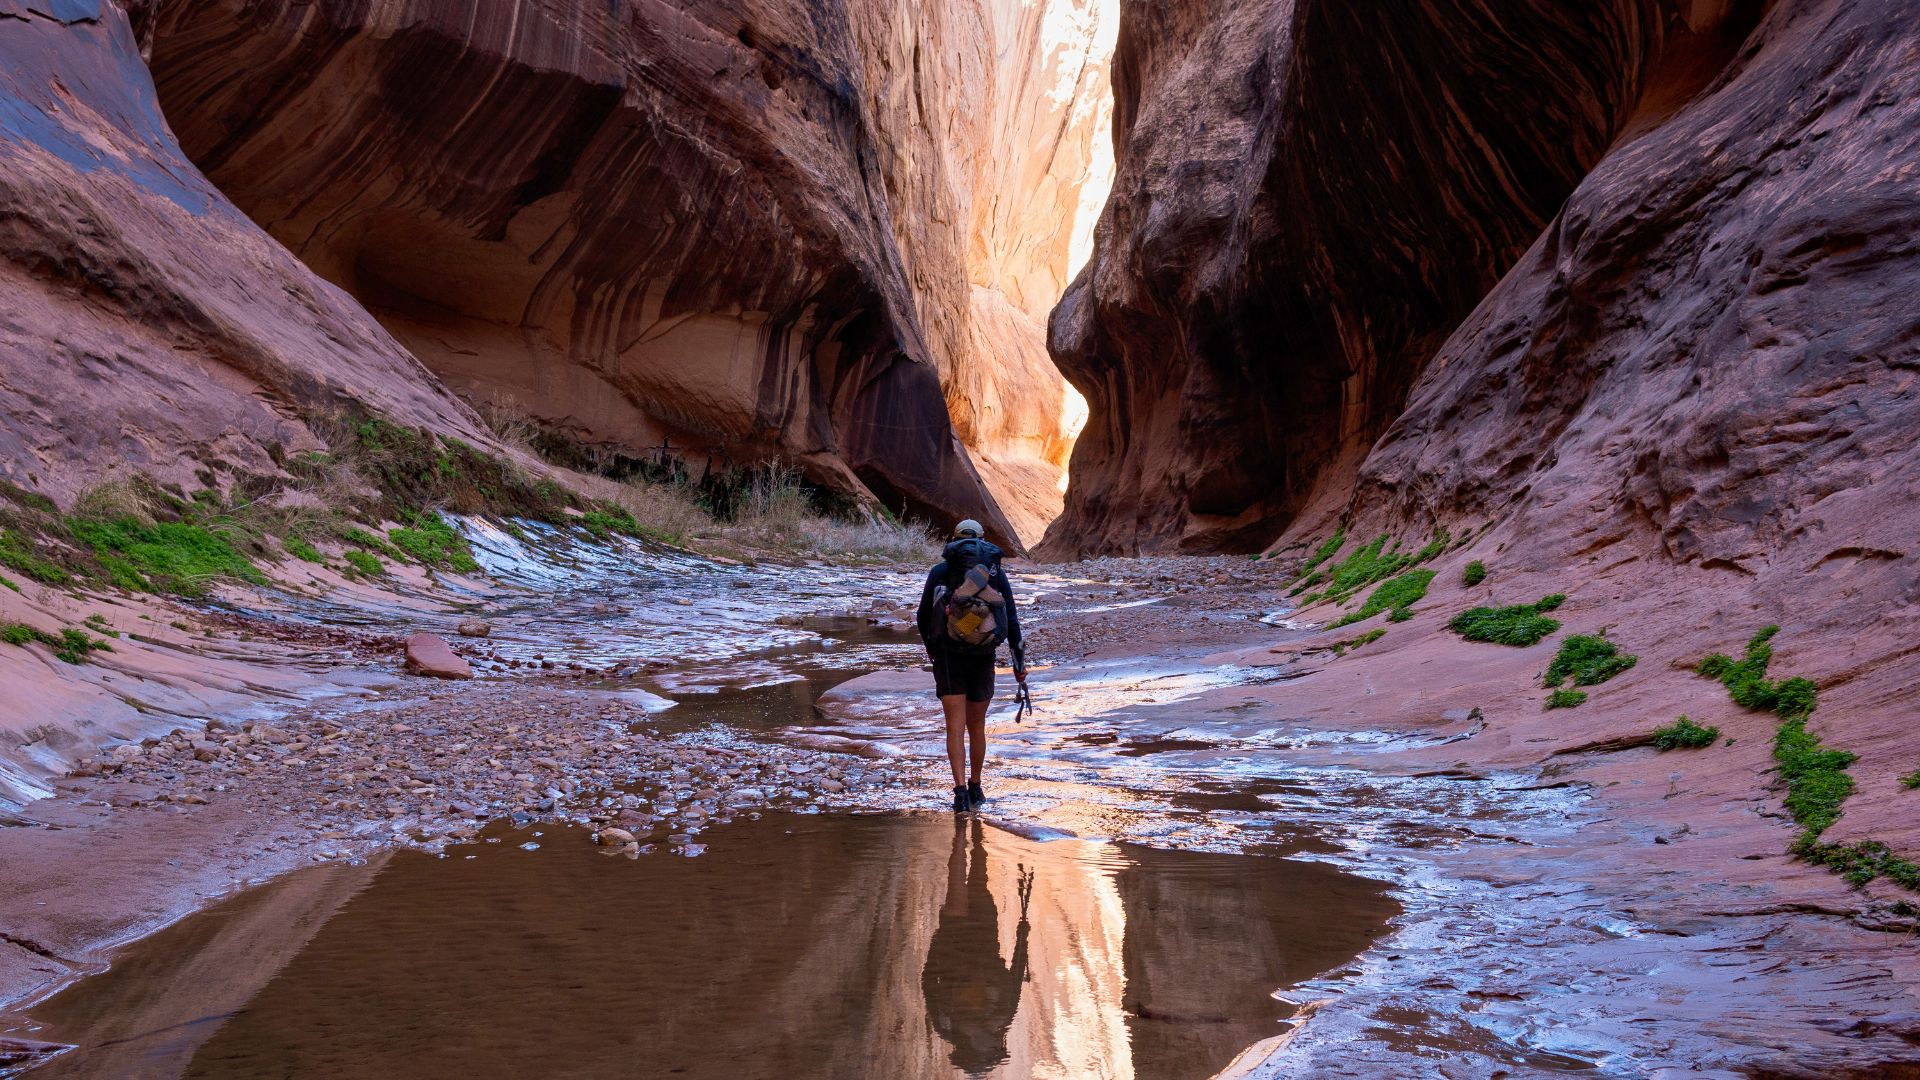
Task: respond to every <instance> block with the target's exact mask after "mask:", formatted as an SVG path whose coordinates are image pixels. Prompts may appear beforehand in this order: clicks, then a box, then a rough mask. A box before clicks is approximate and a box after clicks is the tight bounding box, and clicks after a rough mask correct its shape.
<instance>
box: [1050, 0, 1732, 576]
mask: <svg viewBox="0 0 1920 1080" xmlns="http://www.w3.org/2000/svg"><path fill="white" fill-rule="evenodd" d="M1672 6H1673V5H1669V4H1664V3H1658V2H1655V0H1610V2H1606V3H1596V4H1584V5H1558V6H1555V5H1514V4H1506V3H1497V2H1493V0H1428V2H1424V3H1419V4H1413V5H1408V6H1407V7H1406V9H1405V10H1403V11H1399V12H1397V13H1396V15H1395V17H1394V18H1392V19H1389V20H1381V19H1376V18H1373V17H1372V16H1371V14H1370V12H1369V9H1367V8H1366V6H1365V5H1354V4H1345V3H1337V2H1333V0H1297V2H1294V3H1285V2H1260V3H1247V4H1235V5H1217V4H1208V3H1201V2H1198V0H1187V2H1175V3H1156V4H1150V5H1149V4H1134V5H1130V6H1129V7H1128V8H1127V9H1126V10H1125V13H1124V17H1123V25H1122V29H1121V38H1120V43H1119V47H1118V53H1117V56H1116V59H1115V67H1114V91H1115V96H1116V105H1115V110H1116V125H1117V128H1118V136H1117V142H1118V145H1119V147H1120V160H1119V165H1118V171H1117V175H1116V180H1115V185H1114V193H1113V196H1112V198H1111V200H1110V201H1109V203H1108V205H1107V208H1106V210H1105V213H1104V214H1103V216H1102V218H1101V221H1100V225H1099V232H1098V242H1097V251H1096V254H1095V256H1094V259H1093V262H1092V263H1091V264H1090V265H1089V267H1088V268H1087V270H1086V272H1085V273H1084V274H1083V275H1082V276H1081V277H1080V278H1079V279H1078V280H1077V281H1076V282H1075V283H1074V285H1073V287H1072V288H1071V289H1070V290H1069V291H1068V293H1067V295H1066V297H1065V299H1064V300H1063V301H1062V303H1061V305H1060V307H1059V309H1058V310H1057V311H1056V312H1055V314H1054V317H1053V322H1052V340H1051V345H1052V349H1053V353H1054V356H1055V358H1056V359H1057V360H1058V361H1059V363H1060V366H1061V368H1062V369H1063V370H1064V371H1065V372H1066V373H1067V375H1068V377H1069V378H1071V379H1072V380H1073V381H1074V383H1075V385H1076V386H1078V387H1079V388H1080V390H1081V391H1082V392H1083V393H1085V394H1086V396H1087V398H1088V399H1089V401H1090V402H1091V406H1092V417H1091V420H1090V421H1089V424H1088V428H1087V432H1086V434H1085V435H1084V436H1083V437H1082V439H1081V441H1080V443H1079V446H1078V448H1077V450H1076V453H1075V457H1074V462H1073V486H1072V490H1071V491H1070V492H1069V495H1068V505H1067V514H1066V516H1065V518H1063V519H1062V520H1061V522H1060V523H1059V524H1058V526H1057V528H1056V531H1055V532H1054V534H1053V537H1054V542H1053V544H1052V545H1051V546H1052V548H1053V549H1054V550H1056V551H1060V552H1071V551H1075V550H1083V551H1130V550H1140V549H1162V550H1164V549H1170V548H1186V549H1196V550H1204V549H1219V548H1228V549H1242V550H1247V549H1257V548H1259V547H1261V546H1264V545H1265V544H1266V543H1267V542H1268V541H1270V540H1271V539H1272V538H1273V537H1274V536H1275V535H1276V534H1277V533H1278V532H1279V530H1280V529H1281V527H1283V526H1284V525H1285V524H1286V523H1287V522H1288V521H1289V520H1290V519H1291V518H1292V516H1293V515H1294V514H1295V513H1296V512H1297V511H1298V510H1299V509H1300V508H1301V507H1302V506H1303V505H1304V504H1305V503H1306V501H1307V500H1308V498H1309V497H1310V496H1311V494H1312V492H1313V491H1314V490H1315V487H1316V485H1317V484H1319V483H1320V482H1321V481H1322V480H1323V479H1324V478H1326V477H1327V476H1328V475H1329V474H1330V473H1332V474H1334V475H1337V476H1342V477H1346V478H1348V479H1350V477H1351V470H1352V465H1353V463H1354V461H1356V460H1357V459H1358V457H1359V456H1360V454H1362V453H1363V452H1364V450H1365V448H1366V446H1367V445H1368V444H1369V443H1371V442H1372V441H1373V440H1374V438H1375V437H1377V436H1378V435H1380V433H1381V432H1382V431H1383V430H1384V429H1385V428H1386V427H1387V425H1388V424H1389V423H1391V422H1392V420H1393V419H1394V418H1395V416H1396V415H1398V413H1399V411H1400V408H1401V406H1402V405H1403V404H1404V402H1405V401H1406V397H1407V392H1408V388H1409V387H1410V386H1411V385H1412V383H1413V381H1414V380H1415V378H1416V377H1417V376H1418V374H1419V373H1420V371H1421V370H1422V368H1423V367H1424V366H1425V364H1426V362H1427V360H1428V359H1429V358H1430V357H1431V356H1432V355H1433V353H1434V351H1435V350H1436V349H1437V348H1438V347H1439V345H1440V343H1441V342H1442V341H1443V340H1444V339H1445V338H1446V336H1447V335H1448V334H1449V333H1450V332H1451V331H1452V330H1453V329H1454V328H1455V327H1456V326H1457V325H1458V324H1459V322H1460V320H1461V319H1462V318H1463V317H1464V316H1465V315H1466V314H1467V313H1468V312H1469V311H1470V310H1472V308H1473V307H1474V305H1475V304H1476V303H1477V302H1478V301H1479V300H1480V298H1481V297H1482V296H1483V295H1485V293H1486V292H1487V291H1488V290H1489V289H1490V288H1491V287H1492V286H1493V284H1494V283H1495V282H1496V281H1498V280H1499V278H1500V277H1501V275H1502V274H1503V273H1504V272H1505V271H1506V270H1507V269H1508V267H1509V266H1510V265H1511V264H1512V263H1513V261H1514V260H1515V259H1516V258H1517V257H1518V256H1519V255H1520V254H1521V253H1522V252H1523V251H1524V250H1525V249H1526V248H1527V245H1528V244H1530V243H1531V242H1532V241H1533V240H1534V238H1535V237H1537V236H1538V235H1539V234H1540V231H1541V229H1542V227H1543V226H1544V225H1545V224H1546V222H1547V221H1548V219H1549V218H1550V216H1551V215H1552V214H1553V213H1554V211H1555V210H1556V208H1557V207H1558V206H1559V204H1560V203H1561V202H1562V201H1563V200H1564V199H1565V198H1566V196H1567V195H1568V194H1569V193H1570V192H1571V191H1572V190H1573V189H1574V186H1575V185H1576V184H1577V183H1578V182H1579V181H1580V179H1581V177H1582V176H1584V175H1585V174H1586V172H1587V171H1588V169H1589V168H1591V167H1592V166H1593V165H1594V163H1595V162H1597V161H1598V160H1600V158H1601V157H1602V156H1603V154H1604V153H1605V152H1606V151H1607V148H1608V146H1609V144H1610V143H1611V142H1613V140H1615V138H1616V137H1617V136H1618V135H1619V134H1620V133H1621V132H1622V131H1624V130H1626V128H1627V127H1628V125H1629V123H1631V122H1632V120H1633V118H1634V116H1635V113H1636V110H1640V109H1643V108H1645V107H1648V106H1650V105H1654V104H1657V103H1659V102H1664V101H1668V100H1669V99H1675V98H1677V99H1679V100H1684V98H1685V97H1686V96H1687V95H1688V94H1689V93H1691V92H1692V91H1693V90H1694V89H1697V88H1698V87H1699V86H1700V85H1701V84H1702V83H1704V82H1705V81H1706V80H1707V79H1709V78H1711V77H1712V75H1713V72H1714V71H1715V70H1716V69H1717V64H1716V60H1717V59H1718V58H1719V57H1720V55H1721V53H1722V52H1723V51H1725V50H1726V49H1728V47H1729V46H1730V44H1732V43H1737V41H1738V39H1739V36H1740V34H1741V33H1743V31H1744V27H1745V26H1746V25H1747V24H1748V22H1749V21H1750V16H1744V15H1743V13H1742V12H1728V11H1721V10H1717V9H1718V8H1720V7H1724V6H1726V5H1715V4H1689V5H1684V6H1685V7H1687V8H1688V9H1689V15H1688V18H1689V19H1691V20H1692V21H1691V22H1689V21H1687V20H1685V19H1681V18H1680V17H1679V16H1678V15H1676V14H1674V13H1673V12H1672V11H1671V10H1670V9H1671V8H1672ZM1740 6H1741V7H1743V8H1748V7H1751V6H1752V5H1740Z"/></svg>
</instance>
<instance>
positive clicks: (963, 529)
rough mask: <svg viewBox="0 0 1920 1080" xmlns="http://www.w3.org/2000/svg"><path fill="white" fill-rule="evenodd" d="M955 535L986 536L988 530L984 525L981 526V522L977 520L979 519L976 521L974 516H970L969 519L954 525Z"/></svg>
mask: <svg viewBox="0 0 1920 1080" xmlns="http://www.w3.org/2000/svg"><path fill="white" fill-rule="evenodd" d="M953 535H955V536H985V535H987V530H986V529H985V528H983V527H981V525H980V523H979V522H977V521H975V520H973V519H972V518H968V519H967V520H965V521H963V522H961V523H960V524H958V525H955V526H954V527H953Z"/></svg>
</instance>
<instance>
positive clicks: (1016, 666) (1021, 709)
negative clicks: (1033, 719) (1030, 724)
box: [1013, 646, 1033, 724]
mask: <svg viewBox="0 0 1920 1080" xmlns="http://www.w3.org/2000/svg"><path fill="white" fill-rule="evenodd" d="M1013 678H1014V681H1015V683H1016V684H1017V686H1018V689H1016V690H1015V691H1014V692H1013V704H1014V709H1013V722H1014V723H1016V724H1017V723H1019V722H1020V721H1021V719H1022V718H1023V717H1025V716H1026V715H1027V714H1028V713H1029V712H1032V711H1033V694H1032V692H1030V691H1029V690H1028V689H1027V654H1026V650H1024V649H1021V648H1020V647H1019V646H1015V647H1014V649H1013Z"/></svg>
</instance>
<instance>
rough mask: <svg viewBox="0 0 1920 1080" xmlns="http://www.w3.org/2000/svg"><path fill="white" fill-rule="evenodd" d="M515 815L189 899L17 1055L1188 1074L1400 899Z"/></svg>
mask: <svg viewBox="0 0 1920 1080" xmlns="http://www.w3.org/2000/svg"><path fill="white" fill-rule="evenodd" d="M532 831H540V832H544V833H545V835H544V836H540V837H538V838H537V839H535V838H534V837H533V836H532ZM532 831H530V830H520V831H509V830H504V829H502V830H496V831H495V832H494V833H493V834H492V835H490V836H489V837H488V838H487V839H488V840H490V841H492V842H490V843H480V844H474V845H468V846H465V847H457V848H453V849H451V850H450V853H449V857H447V858H444V859H436V858H433V857H431V856H428V855H423V854H420V853H416V852H409V851H403V852H399V853H396V854H394V855H393V856H391V857H390V858H388V859H385V860H383V861H382V862H380V863H378V864H375V865H370V866H365V867H342V868H325V869H317V870H312V871H306V872H303V873H300V874H296V875H293V876H292V877H290V878H286V879H283V880H281V881H279V882H276V883H274V884H273V885H270V886H268V887H266V888H263V889H260V890H256V891H254V892H250V893H247V894H244V895H242V896H240V897H237V898H235V899H234V900H231V901H229V902H227V903H225V904H223V905H221V906H219V907H216V908H214V909H211V910H209V911H207V912H205V913H202V914H200V915H196V916H193V917H191V918H189V919H187V920H185V921H184V922H182V923H179V924H177V925H175V926H173V927H171V928H169V929H167V930H165V931H163V932H161V933H160V934H157V935H155V936H154V937H152V938H149V939H147V940H145V941H142V942H140V943H138V944H136V945H134V946H132V947H131V948H129V949H128V950H126V952H125V953H124V954H123V955H122V956H121V957H120V958H119V959H118V961H117V962H116V963H115V964H114V966H113V968H112V969H111V970H110V971H109V972H108V973H106V974H104V975H101V976H98V977H96V978H93V979H89V980H86V981H84V982H82V983H80V984H78V985H77V986H76V987H74V988H72V989H70V990H68V991H66V992H65V993H63V994H61V995H59V996H57V997H55V998H52V999H50V1000H48V1001H46V1002H44V1003H42V1004H41V1005H40V1006H38V1007H37V1008H34V1009H33V1010H31V1015H32V1017H33V1019H34V1021H35V1022H36V1024H37V1030H33V1031H32V1032H30V1034H31V1036H32V1037H34V1038H39V1039H47V1040H54V1041H59V1042H66V1043H73V1044H78V1047H79V1048H78V1049H76V1050H73V1051H71V1052H69V1053H67V1054H64V1055H62V1056H60V1057H58V1058H55V1059H54V1060H53V1061H51V1062H50V1063H49V1064H47V1065H46V1066H44V1067H43V1068H42V1069H40V1070H36V1071H35V1072H34V1074H33V1075H34V1077H35V1078H36V1080H38V1078H42V1077H45V1078H49V1080H50V1078H55V1077H109V1076H112V1077H119V1076H142V1077H184V1076H191V1077H267V1076H271V1077H308V1076H313V1077H321V1076H324V1077H338V1076H360V1077H385V1076H407V1077H440V1076H447V1077H456V1076H457V1077H461V1078H463V1080H478V1078H489V1077H525V1076H547V1077H558V1076H581V1077H600V1076H609V1077H611V1076H669V1075H670V1076H686V1077H701V1076H711V1077H730V1078H735V1077H782V1078H794V1077H846V1076H888V1077H893V1076H900V1077H906V1076H914V1077H920V1076H961V1075H967V1076H1005V1077H1026V1076H1036V1075H1056V1076H1076V1077H1078V1076H1112V1077H1204V1076H1208V1075H1210V1074H1212V1073H1213V1072H1215V1071H1217V1070H1218V1069H1219V1068H1221V1067H1223V1066H1224V1065H1226V1064H1227V1063H1228V1062H1229V1061H1230V1060H1231V1059H1232V1058H1233V1057H1234V1056H1235V1055H1236V1054H1238V1053H1239V1052H1240V1051H1241V1050H1243V1049H1245V1048H1246V1047H1247V1046H1249V1045H1251V1044H1252V1043H1254V1042H1256V1041H1258V1040H1260V1039H1263V1038H1266V1037H1269V1036H1272V1035H1275V1034H1279V1033H1280V1032H1282V1031H1283V1030H1284V1027H1283V1026H1282V1025H1283V1021H1284V1020H1285V1018H1286V1017H1287V1016H1288V1015H1289V1013H1290V1011H1291V1007H1290V1006H1288V1005H1285V1004H1283V1003H1282V1002H1281V1001H1279V1000H1276V999H1275V998H1274V997H1273V996H1272V994H1273V992H1274V991H1276V990H1280V989H1283V988H1285V987H1288V986H1290V985H1293V984H1296V983H1299V982H1301V981H1303V980H1307V979H1310V978H1312V977H1314V976H1315V975H1317V974H1320V973H1322V972H1324V971H1327V970H1329V969H1332V968H1337V967H1339V966H1340V965H1342V964H1343V963H1345V962H1346V961H1347V960H1349V959H1350V958H1352V957H1353V956H1355V955H1357V954H1358V953H1359V952H1361V951H1362V950H1363V949H1364V948H1366V946H1367V945H1368V944H1369V942H1371V941H1372V940H1373V938H1374V937H1375V936H1376V935H1378V934H1379V933H1380V932H1381V931H1382V930H1383V929H1384V926H1385V923H1386V921H1387V920H1388V919H1389V918H1390V917H1391V916H1392V915H1393V914H1395V913H1396V912H1397V910H1398V908H1397V906H1396V905H1395V903H1394V902H1393V901H1392V900H1391V899H1389V898H1387V897H1386V896H1385V895H1384V892H1383V890H1382V887H1381V886H1379V885H1378V884H1377V883H1374V882H1370V881H1366V880H1364V879H1361V878H1357V877H1353V876H1351V875H1347V874H1344V873H1342V872H1340V871H1338V870H1335V869H1333V868H1331V867H1328V866H1325V865H1321V864H1317V863H1309V862H1295V861H1290V860H1285V859H1277V858H1266V857H1260V856H1247V855H1241V856H1234V855H1216V854H1205V853H1191V852H1174V851H1162V850H1156V849H1151V848H1143V847H1137V846H1131V845H1116V844H1110V843H1104V842H1097V841H1080V840H1055V841H1050V842H1044V843H1043V842H1036V841H1033V840H1028V839H1025V838H1022V837H1019V836H1016V835H1013V834H1011V833H1007V832H1003V831H1001V830H998V829H995V828H994V827H992V826H991V825H988V824H985V823H983V822H981V821H980V820H978V819H972V818H969V819H955V818H952V817H950V816H939V815H932V814H898V815H868V816H855V815H812V816H798V815H769V816H767V817H765V818H763V819H761V820H758V821H740V822H736V823H735V824H733V825H730V826H727V827H723V828H718V829H714V830H711V831H710V833H709V834H708V835H707V837H706V838H705V839H706V840H707V841H708V844H709V848H708V852H707V854H706V855H705V856H703V857H700V858H680V857H675V856H670V855H664V854H661V855H654V856H648V857H642V858H640V859H637V860H634V859H627V858H621V857H609V856H606V855H603V854H602V853H601V852H600V851H599V850H598V849H595V848H593V847H591V846H590V845H589V844H588V843H587V841H586V838H585V836H584V835H582V834H580V833H578V832H573V831H556V830H554V829H553V828H551V827H548V828H545V829H539V828H538V827H536V829H535V830H532ZM529 841H531V842H536V843H539V844H540V845H541V847H540V848H539V849H538V850H532V851H529V850H524V849H523V848H522V847H520V845H521V844H522V843H524V842H529Z"/></svg>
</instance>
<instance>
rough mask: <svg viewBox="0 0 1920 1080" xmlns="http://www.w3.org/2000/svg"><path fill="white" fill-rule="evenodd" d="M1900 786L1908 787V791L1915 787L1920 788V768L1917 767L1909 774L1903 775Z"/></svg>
mask: <svg viewBox="0 0 1920 1080" xmlns="http://www.w3.org/2000/svg"><path fill="white" fill-rule="evenodd" d="M1900 786H1901V787H1903V788H1906V789H1907V790H1908V791H1912V790H1913V789H1915V788H1920V769H1915V770H1913V771H1912V772H1910V773H1908V774H1907V775H1905V776H1903V777H1901V778H1900Z"/></svg>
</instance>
